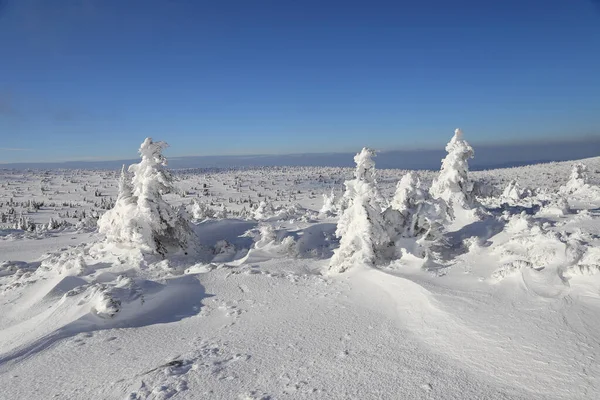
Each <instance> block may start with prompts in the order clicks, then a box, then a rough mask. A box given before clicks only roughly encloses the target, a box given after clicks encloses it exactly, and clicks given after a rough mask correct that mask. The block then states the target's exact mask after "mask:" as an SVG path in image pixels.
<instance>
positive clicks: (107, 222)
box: [98, 138, 194, 256]
mask: <svg viewBox="0 0 600 400" xmlns="http://www.w3.org/2000/svg"><path fill="white" fill-rule="evenodd" d="M165 147H167V144H166V143H165V142H153V141H152V138H146V140H144V142H143V143H142V145H141V147H140V150H139V153H140V156H141V158H142V161H141V162H140V163H139V164H133V165H131V166H130V167H129V172H130V173H132V174H133V177H132V179H131V182H130V181H129V177H128V175H127V173H126V171H125V168H123V170H122V171H121V179H120V181H119V196H118V198H117V201H116V203H115V206H114V208H112V209H111V210H109V211H107V212H106V213H105V214H104V215H103V216H102V218H100V220H99V221H98V227H99V229H100V232H101V233H103V234H105V235H106V240H107V241H109V242H113V243H118V244H123V245H126V246H131V247H138V248H139V249H140V250H141V251H144V252H150V253H157V254H161V255H163V256H164V255H166V254H167V253H168V252H174V251H179V250H184V251H187V249H188V247H189V245H190V244H191V243H190V242H191V241H192V240H193V238H194V234H193V232H192V230H191V228H190V226H189V223H188V221H187V220H186V219H185V218H183V217H182V215H181V214H180V213H178V212H177V211H176V210H175V209H173V208H172V207H171V206H170V205H169V204H167V203H166V202H165V200H164V199H163V198H162V195H163V194H165V193H169V192H170V191H172V189H173V177H172V176H171V174H170V173H169V172H168V171H167V170H166V169H165V168H164V167H165V166H166V164H167V160H166V159H165V157H164V156H163V155H162V151H163V149H164V148H165Z"/></svg>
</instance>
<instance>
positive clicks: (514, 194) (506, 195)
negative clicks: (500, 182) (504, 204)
mask: <svg viewBox="0 0 600 400" xmlns="http://www.w3.org/2000/svg"><path fill="white" fill-rule="evenodd" d="M525 196H526V193H525V191H524V190H522V189H521V187H520V186H519V184H518V183H517V181H516V180H514V179H513V180H512V181H510V182H509V183H508V185H507V186H506V188H505V189H504V191H503V192H502V198H503V199H505V200H512V201H518V200H521V199H522V198H523V197H525Z"/></svg>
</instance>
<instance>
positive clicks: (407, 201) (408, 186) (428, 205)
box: [384, 172, 449, 240]
mask: <svg viewBox="0 0 600 400" xmlns="http://www.w3.org/2000/svg"><path fill="white" fill-rule="evenodd" d="M448 213H449V210H448V206H447V204H446V202H445V201H444V200H442V199H433V198H432V197H431V195H430V194H429V192H428V191H427V190H426V189H424V188H423V186H422V184H421V181H420V180H419V178H418V177H416V176H415V175H414V174H413V173H412V172H409V173H407V174H406V175H404V176H403V177H402V179H401V180H400V181H399V182H398V185H397V187H396V193H395V194H394V198H393V199H392V202H391V205H390V207H388V209H386V211H385V212H384V219H385V220H386V222H387V227H388V233H389V235H390V237H391V238H422V239H424V240H436V239H438V238H439V237H440V236H441V233H442V232H443V226H444V224H445V223H446V222H447V220H448V219H449V214H448Z"/></svg>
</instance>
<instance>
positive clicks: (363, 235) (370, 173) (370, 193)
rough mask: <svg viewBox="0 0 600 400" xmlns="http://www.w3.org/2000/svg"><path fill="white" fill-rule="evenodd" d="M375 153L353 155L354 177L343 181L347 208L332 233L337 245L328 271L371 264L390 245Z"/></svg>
mask: <svg viewBox="0 0 600 400" xmlns="http://www.w3.org/2000/svg"><path fill="white" fill-rule="evenodd" d="M374 155H375V152H374V151H373V150H371V149H368V148H363V149H362V151H361V152H360V153H358V154H357V155H356V156H355V157H354V161H355V162H356V171H355V173H354V179H352V180H349V181H346V182H345V186H346V191H345V193H344V197H345V199H346V201H347V204H348V207H347V208H346V209H345V210H344V212H343V214H342V216H341V217H340V219H339V221H338V224H337V230H336V232H335V234H336V236H337V237H339V238H340V247H339V248H338V249H336V250H335V252H334V255H333V257H332V259H331V263H330V270H331V271H333V272H344V271H345V270H347V269H348V268H350V267H352V266H353V265H355V264H367V265H375V264H377V263H378V262H380V261H381V259H382V258H383V257H384V254H385V252H386V251H387V249H389V248H390V247H391V240H390V237H389V235H388V233H387V231H386V229H385V222H384V220H383V217H382V213H381V211H382V199H381V195H380V194H379V191H378V189H377V185H376V179H375V162H374V161H373V159H372V157H373V156H374Z"/></svg>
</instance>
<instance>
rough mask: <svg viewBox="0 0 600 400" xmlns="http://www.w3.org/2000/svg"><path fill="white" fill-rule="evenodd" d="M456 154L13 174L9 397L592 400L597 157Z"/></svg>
mask: <svg viewBox="0 0 600 400" xmlns="http://www.w3.org/2000/svg"><path fill="white" fill-rule="evenodd" d="M447 150H448V157H446V159H445V161H444V165H443V168H442V171H441V172H440V171H418V172H414V173H412V174H409V175H407V172H408V171H401V170H376V169H375V167H374V165H373V161H375V162H376V161H377V158H376V157H375V158H373V155H372V153H371V152H369V151H368V150H363V151H362V152H361V153H360V154H359V155H357V157H356V159H355V160H356V162H357V168H356V170H355V169H351V168H324V167H323V168H319V167H302V168H300V167H298V168H282V167H279V168H252V169H239V170H234V169H232V170H224V169H221V170H216V169H215V170H210V169H204V170H178V171H171V172H172V174H173V177H174V180H173V182H171V179H170V176H169V173H168V171H167V170H166V169H165V168H164V166H163V165H162V164H163V159H162V156H161V155H160V151H161V148H160V145H159V144H158V143H152V142H148V141H146V142H144V145H143V146H142V149H141V154H142V161H141V162H140V164H136V165H134V166H133V168H130V169H129V172H127V171H123V172H122V173H121V172H119V171H91V170H48V171H40V170H0V388H1V389H0V398H2V399H51V398H60V399H167V398H175V399H263V400H264V399H598V398H599V396H600V273H598V272H599V271H600V247H599V244H600V188H599V187H598V185H599V184H600V157H599V158H591V159H586V160H581V162H580V163H582V164H578V163H577V162H561V163H550V164H539V165H532V166H527V167H519V168H509V169H499V170H490V171H479V172H468V170H467V162H468V160H469V159H470V157H471V156H472V149H471V148H470V146H469V145H468V144H467V143H466V142H465V141H464V140H463V139H462V138H461V137H460V135H459V134H457V135H456V136H455V137H454V138H453V139H452V141H451V142H450V143H449V145H448V147H447ZM475 150H476V149H475ZM167 192H169V193H167ZM163 194H164V195H163ZM107 210H111V211H107Z"/></svg>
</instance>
